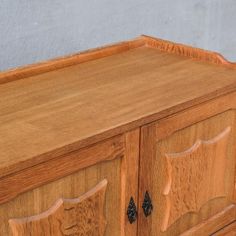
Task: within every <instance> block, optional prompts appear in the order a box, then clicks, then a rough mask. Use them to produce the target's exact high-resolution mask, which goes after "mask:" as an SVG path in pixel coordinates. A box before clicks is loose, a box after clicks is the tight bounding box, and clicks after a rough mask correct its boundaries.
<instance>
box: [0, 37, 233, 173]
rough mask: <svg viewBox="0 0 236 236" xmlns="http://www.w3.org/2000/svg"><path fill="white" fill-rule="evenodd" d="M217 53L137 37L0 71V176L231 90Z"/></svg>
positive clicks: (229, 66) (228, 71)
mask: <svg viewBox="0 0 236 236" xmlns="http://www.w3.org/2000/svg"><path fill="white" fill-rule="evenodd" d="M235 68H236V66H235V64H233V63H230V62H228V61H226V60H225V59H224V58H223V57H222V56H220V55H219V54H217V53H212V52H208V51H204V50H200V49H195V48H191V47H188V46H184V45H180V44H175V43H171V42H168V41H163V40H158V39H154V38H151V37H147V36H142V37H140V38H138V39H135V40H133V41H128V42H123V43H120V44H116V45H112V46H108V47H105V48H101V49H96V50H92V51H87V52H85V53H81V54H77V55H73V56H70V57H67V58H61V59H58V60H53V61H49V62H46V63H41V64H37V65H34V66H29V67H26V68H20V69H16V70H12V71H8V72H2V73H0V96H1V99H0V134H1V138H0V176H4V175H7V174H9V173H11V172H13V171H17V170H20V169H23V168H27V167H29V166H31V165H35V164H37V163H40V162H43V161H46V160H48V159H50V158H53V157H55V156H58V155H63V154H64V153H66V152H69V151H73V150H76V149H78V148H82V147H84V146H86V145H90V144H93V143H95V142H97V141H99V140H102V139H106V138H108V137H111V136H114V135H116V134H119V133H122V132H125V131H127V130H130V129H132V128H135V127H137V126H141V125H143V124H146V123H149V122H152V121H154V120H157V119H160V118H163V117H165V116H168V115H171V114H173V113H175V112H178V111H180V110H183V109H186V108H188V107H190V106H194V105H196V104H199V103H201V102H204V101H207V100H209V99H212V98H214V97H217V96H220V95H223V94H226V93H229V92H233V91H235V89H236V70H235Z"/></svg>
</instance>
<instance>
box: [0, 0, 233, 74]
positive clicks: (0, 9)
mask: <svg viewBox="0 0 236 236" xmlns="http://www.w3.org/2000/svg"><path fill="white" fill-rule="evenodd" d="M235 23H236V0H126V1H125V0H41V1H40V0H0V70H6V69H9V68H14V67H18V66H22V65H26V64H31V63H35V62H38V61H42V60H47V59H50V58H54V57H58V56H64V55H67V54H72V53H76V52H79V51H82V50H86V49H89V48H94V47H98V46H102V45H104V44H108V43H114V42H118V41H122V40H127V39H132V38H134V37H137V36H138V35H140V34H147V35H152V36H156V37H159V38H164V39H168V40H173V41H177V42H181V43H186V44H190V45H193V46H196V47H200V48H205V49H209V50H214V51H218V52H220V53H222V54H223V55H224V56H225V57H226V58H227V59H229V60H233V61H236V27H235V25H236V24H235Z"/></svg>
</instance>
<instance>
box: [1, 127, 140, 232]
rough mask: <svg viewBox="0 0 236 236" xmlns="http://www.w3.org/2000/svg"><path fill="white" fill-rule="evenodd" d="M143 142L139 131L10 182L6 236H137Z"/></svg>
mask: <svg viewBox="0 0 236 236" xmlns="http://www.w3.org/2000/svg"><path fill="white" fill-rule="evenodd" d="M138 142H139V130H134V131H131V132H128V133H126V134H124V135H120V136H117V137H115V138H112V139H109V140H107V141H105V142H102V143H98V144H95V145H93V146H91V147H88V148H85V149H82V150H79V151H75V152H72V153H70V154H67V155H65V156H62V157H60V158H56V159H55V160H51V161H50V162H48V163H45V164H44V163H43V164H42V165H40V166H35V167H32V168H31V169H29V170H27V171H22V172H21V173H18V174H15V175H13V176H9V177H6V178H5V179H4V180H2V181H3V182H2V184H1V187H2V188H3V187H5V188H4V189H2V190H1V195H2V199H1V200H2V204H1V205H0V220H1V222H2V223H1V225H0V232H1V235H14V236H27V235H49V236H51V235H53V236H54V235H58V236H59V235H98V236H100V235H136V227H137V222H133V224H130V223H129V222H128V221H127V220H126V219H127V215H126V209H127V205H128V204H129V201H130V196H132V197H133V200H134V201H135V202H137V193H138V192H137V191H138V189H137V187H138V172H137V171H138V154H139V153H138ZM127 157H129V158H127ZM64 175H65V177H62V176H64ZM60 177H62V178H60ZM58 178H60V179H58ZM48 182H49V183H48ZM41 184H43V185H42V186H40V187H37V186H38V185H41ZM31 188H32V189H33V190H30V191H27V192H25V193H23V194H20V193H21V192H23V191H24V190H26V189H31ZM3 197H5V198H4V199H3ZM8 221H9V224H8Z"/></svg>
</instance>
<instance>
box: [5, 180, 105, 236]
mask: <svg viewBox="0 0 236 236" xmlns="http://www.w3.org/2000/svg"><path fill="white" fill-rule="evenodd" d="M107 184H108V181H107V179H103V180H101V181H100V182H99V183H97V185H96V186H94V187H93V188H91V189H90V190H89V191H87V192H85V193H83V194H82V195H81V196H79V197H78V198H59V199H58V200H57V201H56V202H54V204H53V205H52V206H51V207H50V208H49V209H48V210H46V211H44V212H42V213H39V214H37V215H32V216H27V217H23V218H13V219H12V218H11V219H9V225H10V227H11V229H12V233H13V235H25V233H26V232H28V230H29V229H31V230H33V231H34V232H31V231H30V232H31V233H33V234H34V233H36V234H37V235H38V234H40V235H41V234H42V232H44V229H45V228H44V227H49V228H50V229H49V230H50V232H54V233H53V234H55V233H56V234H58V233H59V232H60V231H62V232H63V233H62V234H63V235H64V233H65V235H69V234H70V235H71V233H73V234H75V233H76V234H80V233H81V234H84V233H87V230H91V229H92V227H94V229H93V231H95V230H98V231H99V235H104V232H105V227H106V224H107V222H106V218H105V213H104V204H105V194H106V189H107ZM86 201H87V204H83V203H84V202H86ZM97 204H101V206H100V207H98V208H94V207H91V206H92V205H95V206H96V205H97ZM78 208H79V209H78ZM82 209H83V211H82V212H83V216H84V218H86V217H87V218H88V219H90V220H91V222H89V221H86V220H85V221H84V222H78V220H79V218H80V216H79V217H78V214H76V213H81V210H82ZM86 210H87V211H92V212H93V213H100V214H98V215H96V214H91V213H90V214H88V215H86ZM97 211H98V212H97ZM71 212H73V213H74V214H73V213H71ZM68 216H70V217H68ZM71 218H72V219H74V222H78V223H76V224H74V222H73V221H71ZM49 221H50V223H51V224H50V226H48V222H49ZM62 221H63V224H62V225H60V224H59V225H60V226H61V227H59V225H58V224H57V223H56V222H60V223H61V222H62ZM80 224H81V225H82V226H86V224H87V225H89V227H79V226H81V225H80ZM94 225H95V226H94ZM65 226H66V227H65ZM97 226H98V229H97ZM86 228H87V229H86ZM51 230H52V231H51Z"/></svg>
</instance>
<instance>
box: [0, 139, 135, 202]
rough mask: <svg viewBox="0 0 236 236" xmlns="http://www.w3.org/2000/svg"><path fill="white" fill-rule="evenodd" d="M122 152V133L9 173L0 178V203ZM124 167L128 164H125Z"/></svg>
mask: <svg viewBox="0 0 236 236" xmlns="http://www.w3.org/2000/svg"><path fill="white" fill-rule="evenodd" d="M136 149H137V148H136ZM136 149H135V150H136ZM131 151H132V150H131ZM124 155H125V136H124V135H123V136H117V137H114V138H112V139H109V140H106V141H104V142H103V143H98V144H95V145H93V146H90V147H87V148H83V149H80V150H78V151H75V152H71V153H68V154H66V155H63V156H60V157H58V158H55V159H52V160H50V161H48V162H47V163H41V164H39V165H35V166H33V167H31V168H27V169H24V170H23V171H20V172H16V173H14V174H12V175H8V176H6V177H4V178H2V179H1V181H0V203H4V202H6V201H9V200H11V199H13V198H15V197H16V196H18V195H19V194H21V193H23V192H26V191H27V190H31V189H33V188H35V187H38V186H40V185H43V184H45V183H47V182H50V181H53V180H56V179H59V178H61V177H64V176H66V175H69V174H72V173H74V172H76V171H78V170H81V169H83V168H86V167H89V166H92V165H94V164H97V163H100V162H102V161H109V160H113V159H115V158H119V157H122V156H124ZM134 158H135V157H134ZM124 168H127V167H126V165H125V166H124ZM125 177H126V175H125ZM29 180H30V181H29ZM132 181H134V180H133V179H132Z"/></svg>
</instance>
